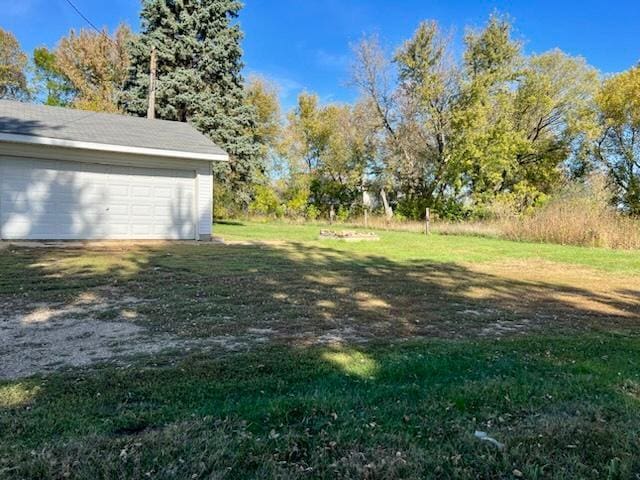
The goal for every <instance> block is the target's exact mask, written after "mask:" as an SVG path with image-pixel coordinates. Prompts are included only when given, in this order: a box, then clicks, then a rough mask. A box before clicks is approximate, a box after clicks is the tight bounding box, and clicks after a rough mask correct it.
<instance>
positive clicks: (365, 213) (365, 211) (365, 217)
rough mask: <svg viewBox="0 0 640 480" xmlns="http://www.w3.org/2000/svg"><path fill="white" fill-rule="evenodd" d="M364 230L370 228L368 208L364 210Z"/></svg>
mask: <svg viewBox="0 0 640 480" xmlns="http://www.w3.org/2000/svg"><path fill="white" fill-rule="evenodd" d="M364 228H369V214H368V213H367V209H366V208H365V209H364Z"/></svg>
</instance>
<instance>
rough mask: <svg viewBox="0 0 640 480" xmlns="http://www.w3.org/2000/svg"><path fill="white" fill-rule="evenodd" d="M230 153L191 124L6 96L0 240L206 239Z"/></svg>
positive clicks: (0, 131)
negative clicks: (214, 165)
mask: <svg viewBox="0 0 640 480" xmlns="http://www.w3.org/2000/svg"><path fill="white" fill-rule="evenodd" d="M227 158H228V157H227V155H226V153H225V152H224V151H222V150H221V149H220V148H219V147H217V146H216V145H215V144H213V143H212V142H211V141H210V140H209V139H208V138H206V137H204V136H203V135H201V134H200V133H198V132H197V131H196V130H195V129H193V128H192V127H191V126H190V125H188V124H185V123H178V122H167V121H162V120H147V119H142V118H134V117H125V116H121V115H112V114H103V113H92V112H83V111H78V110H70V109H63V108H56V107H45V106H41V105H28V104H22V103H18V102H9V101H0V239H3V240H14V239H28V240H71V239H93V240H95V239H190V240H191V239H200V240H203V239H209V238H210V236H211V220H212V174H211V162H213V161H225V160H227Z"/></svg>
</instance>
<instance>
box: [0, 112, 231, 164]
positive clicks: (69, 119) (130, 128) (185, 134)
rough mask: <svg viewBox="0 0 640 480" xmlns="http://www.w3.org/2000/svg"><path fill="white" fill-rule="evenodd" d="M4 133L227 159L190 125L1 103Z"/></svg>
mask: <svg viewBox="0 0 640 480" xmlns="http://www.w3.org/2000/svg"><path fill="white" fill-rule="evenodd" d="M0 133H8V134H14V135H29V136H35V137H45V138H53V139H60V140H71V141H77V142H91V143H99V144H105V145H118V146H123V147H137V148H152V149H158V150H168V151H176V152H189V153H195V154H213V155H226V153H225V151H224V150H223V149H221V148H220V147H218V146H217V145H216V144H214V143H213V142H212V141H211V140H209V139H208V138H207V137H206V136H204V135H202V134H201V133H200V132H198V131H197V130H196V129H195V128H194V127H192V126H191V125H189V124H188V123H182V122H171V121H167V120H149V119H146V118H140V117H130V116H125V115H119V114H112V113H98V112H88V111H83V110H74V109H70V108H62V107H50V106H45V105H34V104H29V103H22V102H14V101H9V100H0Z"/></svg>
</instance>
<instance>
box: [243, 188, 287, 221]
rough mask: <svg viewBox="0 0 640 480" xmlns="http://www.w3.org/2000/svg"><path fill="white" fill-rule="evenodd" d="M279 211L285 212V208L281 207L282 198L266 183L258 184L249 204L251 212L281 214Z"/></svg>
mask: <svg viewBox="0 0 640 480" xmlns="http://www.w3.org/2000/svg"><path fill="white" fill-rule="evenodd" d="M279 211H280V213H284V209H282V208H281V207H280V200H279V199H278V196H277V195H276V192H274V191H273V189H272V188H270V187H268V186H265V185H258V186H256V187H255V196H254V199H253V201H252V202H251V203H250V204H249V212H250V213H252V214H257V215H275V216H279V215H278V212H279Z"/></svg>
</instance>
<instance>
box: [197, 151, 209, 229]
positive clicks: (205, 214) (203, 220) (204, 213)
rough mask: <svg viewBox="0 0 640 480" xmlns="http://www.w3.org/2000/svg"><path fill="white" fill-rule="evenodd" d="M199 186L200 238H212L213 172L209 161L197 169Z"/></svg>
mask: <svg viewBox="0 0 640 480" xmlns="http://www.w3.org/2000/svg"><path fill="white" fill-rule="evenodd" d="M196 175H197V176H196V181H197V188H198V193H197V195H198V239H199V240H204V241H206V240H211V228H212V223H213V174H212V172H211V164H210V163H209V162H207V163H206V164H203V165H201V166H200V167H198V169H197V170H196Z"/></svg>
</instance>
